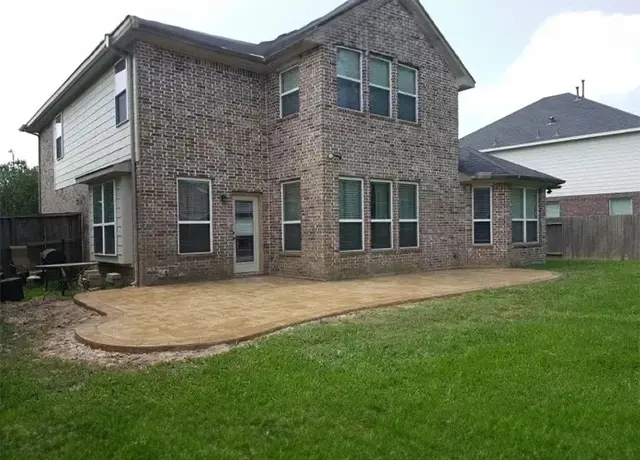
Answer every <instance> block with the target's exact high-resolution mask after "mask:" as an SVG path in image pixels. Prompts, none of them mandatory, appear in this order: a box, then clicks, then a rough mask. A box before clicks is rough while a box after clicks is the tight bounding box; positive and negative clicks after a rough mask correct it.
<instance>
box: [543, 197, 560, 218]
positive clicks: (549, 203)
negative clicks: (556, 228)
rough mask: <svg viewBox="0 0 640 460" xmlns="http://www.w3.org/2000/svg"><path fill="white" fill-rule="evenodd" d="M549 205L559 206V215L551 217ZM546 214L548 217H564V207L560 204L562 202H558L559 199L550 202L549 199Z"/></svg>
mask: <svg viewBox="0 0 640 460" xmlns="http://www.w3.org/2000/svg"><path fill="white" fill-rule="evenodd" d="M549 206H557V207H558V217H550V216H549ZM544 215H545V216H546V217H547V218H548V219H558V218H560V217H562V207H561V206H560V202H558V201H552V202H548V201H547V209H546V210H545V213H544Z"/></svg>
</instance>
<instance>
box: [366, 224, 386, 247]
mask: <svg viewBox="0 0 640 460" xmlns="http://www.w3.org/2000/svg"><path fill="white" fill-rule="evenodd" d="M390 248H391V222H371V249H390Z"/></svg>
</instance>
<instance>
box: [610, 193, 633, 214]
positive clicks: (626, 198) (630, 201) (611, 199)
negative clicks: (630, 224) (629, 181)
mask: <svg viewBox="0 0 640 460" xmlns="http://www.w3.org/2000/svg"><path fill="white" fill-rule="evenodd" d="M616 200H628V201H629V203H631V212H630V213H629V214H611V211H612V206H611V204H612V203H613V202H614V201H616ZM609 215H610V216H632V215H633V198H631V197H626V196H619V197H616V198H609Z"/></svg>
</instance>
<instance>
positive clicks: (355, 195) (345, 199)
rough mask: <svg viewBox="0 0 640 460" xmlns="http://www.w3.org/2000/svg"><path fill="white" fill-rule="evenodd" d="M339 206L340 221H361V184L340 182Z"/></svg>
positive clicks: (352, 181) (353, 181)
mask: <svg viewBox="0 0 640 460" xmlns="http://www.w3.org/2000/svg"><path fill="white" fill-rule="evenodd" d="M339 206H340V219H353V220H362V182H360V181H359V180H348V179H341V180H340V185H339Z"/></svg>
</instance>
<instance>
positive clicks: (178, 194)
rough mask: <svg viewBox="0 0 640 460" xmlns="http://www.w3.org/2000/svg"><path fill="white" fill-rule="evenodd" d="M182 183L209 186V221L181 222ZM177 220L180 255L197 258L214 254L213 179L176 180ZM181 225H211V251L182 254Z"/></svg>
mask: <svg viewBox="0 0 640 460" xmlns="http://www.w3.org/2000/svg"><path fill="white" fill-rule="evenodd" d="M180 181H187V182H206V183H207V184H208V185H209V220H180V186H179V183H180ZM176 211H177V214H176V218H177V221H178V241H177V243H178V255H181V256H197V255H201V254H212V253H213V196H212V195H211V179H201V178H195V177H178V178H176ZM180 225H209V250H208V251H204V252H180Z"/></svg>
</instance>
